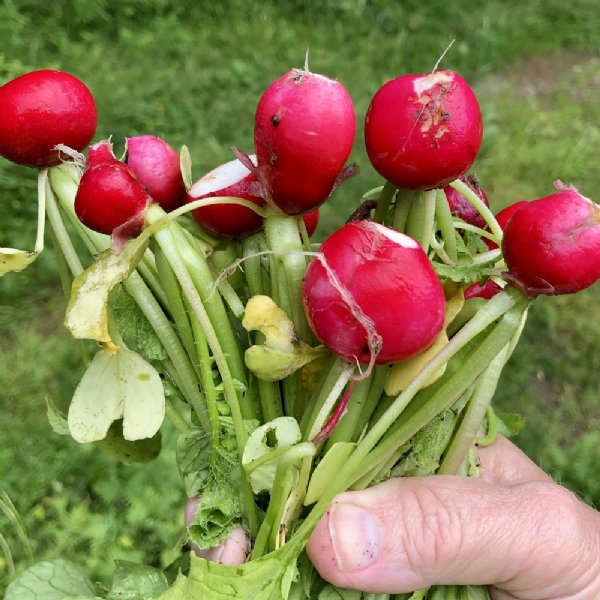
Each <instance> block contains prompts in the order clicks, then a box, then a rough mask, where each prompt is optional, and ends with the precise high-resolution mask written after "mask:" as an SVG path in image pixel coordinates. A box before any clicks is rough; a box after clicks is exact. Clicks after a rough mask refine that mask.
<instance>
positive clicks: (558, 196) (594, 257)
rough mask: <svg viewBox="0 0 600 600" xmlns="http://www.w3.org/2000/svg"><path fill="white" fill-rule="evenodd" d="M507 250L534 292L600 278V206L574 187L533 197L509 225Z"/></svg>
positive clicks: (572, 288)
mask: <svg viewBox="0 0 600 600" xmlns="http://www.w3.org/2000/svg"><path fill="white" fill-rule="evenodd" d="M502 252H503V254H504V259H505V261H506V265H507V267H508V278H509V279H510V280H512V281H513V283H515V284H516V285H517V286H518V287H519V288H521V289H522V290H523V291H524V292H525V293H526V294H528V295H530V296H537V295H540V294H546V295H554V294H572V293H575V292H578V291H580V290H583V289H585V288H587V287H589V286H590V285H592V284H593V283H594V282H596V281H597V280H598V279H599V278H600V207H599V206H598V205H597V204H595V203H594V202H592V201H591V200H589V199H587V198H584V197H583V196H581V195H580V194H579V193H578V192H577V191H575V190H574V189H572V188H564V189H562V190H561V191H559V192H556V193H555V194H551V195H550V196H546V197H544V198H540V199H539V200H532V201H531V202H527V203H526V204H524V205H523V206H521V207H520V208H519V209H518V210H517V211H516V212H515V213H514V214H513V215H512V217H511V218H510V220H509V221H508V223H507V224H506V227H505V229H504V238H503V241H502Z"/></svg>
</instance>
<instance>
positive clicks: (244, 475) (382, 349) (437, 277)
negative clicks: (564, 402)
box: [0, 68, 600, 598]
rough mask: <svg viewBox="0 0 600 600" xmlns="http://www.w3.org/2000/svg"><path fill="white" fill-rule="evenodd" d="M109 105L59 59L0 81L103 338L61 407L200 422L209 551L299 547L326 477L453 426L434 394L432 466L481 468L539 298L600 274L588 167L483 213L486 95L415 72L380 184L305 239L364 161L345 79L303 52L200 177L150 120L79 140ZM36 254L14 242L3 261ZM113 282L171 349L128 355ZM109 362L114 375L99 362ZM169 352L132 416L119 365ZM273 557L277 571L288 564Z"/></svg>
mask: <svg viewBox="0 0 600 600" xmlns="http://www.w3.org/2000/svg"><path fill="white" fill-rule="evenodd" d="M96 122H97V117H96V108H95V104H94V100H93V98H92V96H91V94H90V92H89V90H88V89H87V88H86V87H85V85H84V84H83V83H82V82H81V81H79V80H78V79H76V78H75V77H73V76H71V75H68V74H66V73H62V72H59V71H48V70H44V71H36V72H32V73H28V74H26V75H23V76H21V77H19V78H17V79H15V80H13V81H11V82H8V83H6V84H5V85H3V86H2V87H0V154H1V155H2V156H4V157H6V158H7V159H9V160H12V161H13V162H16V163H19V164H25V165H29V166H32V167H38V168H40V169H41V171H40V186H39V189H40V202H41V204H40V206H41V207H42V208H41V212H40V215H41V217H40V219H41V222H42V224H43V221H44V218H43V211H44V205H45V202H46V201H48V219H49V221H50V223H51V226H52V228H53V231H54V233H55V239H56V240H57V252H58V253H60V254H61V255H62V257H63V258H65V263H66V265H67V272H66V273H65V274H64V275H65V278H66V280H67V281H69V282H70V283H71V285H72V294H71V298H70V301H69V307H68V310H67V319H66V324H67V327H68V328H69V329H70V331H71V332H72V333H73V335H74V336H75V337H88V338H91V339H94V340H96V341H98V342H99V343H100V345H101V348H102V349H101V350H100V352H99V354H98V360H96V359H94V361H93V363H92V364H91V365H90V367H89V368H88V372H87V373H86V375H85V376H84V380H82V384H80V387H79V388H78V390H77V391H76V394H75V396H74V399H73V404H72V410H71V411H70V413H69V416H68V426H69V427H70V428H71V432H72V435H73V436H74V437H75V438H76V439H77V440H78V441H84V442H86V441H98V440H101V439H103V438H104V436H106V434H107V431H108V428H109V427H110V426H111V425H112V423H113V422H114V421H116V420H118V419H120V418H122V419H123V421H124V426H123V437H124V439H125V440H126V441H127V442H128V443H135V442H136V441H137V440H139V439H141V438H143V437H152V436H153V435H155V434H156V433H157V431H158V429H159V428H160V424H161V422H162V418H163V415H164V413H165V411H166V414H167V415H169V416H170V417H171V418H172V419H173V420H174V422H175V423H176V424H178V425H179V426H180V428H181V431H182V436H186V435H188V434H189V428H190V427H191V428H193V429H195V430H197V431H198V432H200V433H201V435H200V437H198V438H197V450H196V453H197V454H199V455H200V454H202V453H205V454H206V457H205V458H206V460H205V461H204V462H203V463H202V464H203V465H204V466H203V467H202V468H203V469H205V470H206V469H207V470H208V472H210V477H205V476H204V475H202V476H200V475H199V473H195V472H193V471H192V472H190V471H189V466H186V467H185V468H184V467H182V465H181V464H180V465H179V466H180V468H182V469H183V474H184V479H185V478H186V477H187V480H189V479H190V476H191V475H193V476H194V477H191V480H192V481H193V482H195V483H194V484H193V486H192V487H190V488H188V489H187V490H186V491H187V492H188V495H189V496H196V495H198V494H202V493H204V494H205V497H206V498H208V497H210V494H212V493H213V490H212V488H211V489H210V493H209V488H207V487H205V486H209V485H214V484H215V481H216V482H217V483H218V485H219V486H220V488H219V489H221V491H222V489H225V490H228V491H227V492H226V493H228V494H231V493H234V495H235V497H236V501H237V504H235V503H234V505H235V506H237V507H238V508H236V509H235V510H234V512H233V516H232V519H231V521H232V522H231V523H229V524H228V525H227V527H225V526H223V531H221V532H218V535H216V537H215V536H214V532H213V534H211V535H212V536H213V537H210V538H208V537H206V536H205V535H204V533H203V530H202V527H201V526H200V525H199V524H198V523H199V522H200V521H201V520H202V518H208V517H206V515H204V516H201V517H198V519H199V521H198V522H197V526H198V527H199V529H196V530H193V531H199V532H200V533H198V534H196V533H194V534H193V535H192V538H193V542H194V544H195V547H199V548H201V549H202V550H199V552H201V553H202V555H203V556H206V555H207V554H206V549H207V547H209V546H210V545H211V544H217V543H220V542H223V540H224V539H225V538H226V537H227V536H228V535H229V534H230V533H231V531H232V530H233V529H232V528H233V527H234V526H235V531H236V535H237V536H238V537H239V535H240V531H242V532H245V534H246V536H247V538H248V540H249V545H250V552H251V554H250V562H252V560H254V559H258V558H261V557H263V556H265V555H266V556H273V557H275V558H276V557H278V556H279V557H281V556H285V557H286V558H285V560H288V561H289V562H290V563H294V564H295V561H296V559H297V557H298V555H299V553H300V552H301V550H302V548H303V546H304V543H305V541H306V539H307V537H308V535H309V534H310V531H311V530H312V528H313V527H314V526H315V524H316V523H317V522H318V519H319V518H320V516H321V515H322V514H323V512H324V511H325V510H326V507H327V505H328V503H329V502H330V501H331V499H332V498H333V496H334V495H335V494H336V493H337V492H340V491H342V490H345V489H348V488H351V487H352V488H360V487H365V486H367V485H371V484H372V483H375V482H377V481H380V480H382V479H385V478H386V477H390V476H393V475H395V474H406V473H410V472H411V469H410V468H409V465H410V464H413V463H414V462H415V460H416V462H417V463H418V453H417V450H416V444H415V443H414V441H415V440H416V439H418V438H419V436H420V435H421V433H422V432H423V431H425V429H426V428H431V427H438V426H439V427H440V428H442V423H441V422H440V423H439V424H438V423H437V421H436V419H438V417H440V415H446V414H448V415H449V414H451V415H452V418H453V419H454V420H452V419H451V421H450V422H451V423H453V426H452V429H450V430H447V431H446V433H445V434H444V435H441V434H440V436H438V437H437V438H436V437H435V436H433V437H432V438H431V439H437V440H438V441H437V442H436V444H438V445H437V446H435V447H432V448H429V450H430V451H431V452H432V453H433V455H435V456H436V457H437V458H436V461H434V462H435V464H434V466H433V467H431V468H430V471H429V472H427V474H434V473H435V472H443V473H463V472H469V473H471V474H473V473H474V472H475V471H476V468H475V464H476V460H475V458H474V457H473V452H474V442H475V439H476V436H477V432H478V431H480V429H481V428H482V426H483V427H485V422H486V419H487V423H488V425H491V422H492V420H493V419H494V418H495V417H494V415H493V411H491V409H490V407H489V403H490V400H491V395H492V394H493V390H494V388H495V385H496V383H497V380H498V377H499V375H500V372H501V370H502V367H503V366H504V364H505V362H506V360H507V359H508V357H509V356H510V353H511V352H512V349H513V348H514V345H515V344H516V342H517V340H518V337H519V334H520V331H521V329H522V326H523V323H524V319H525V314H526V309H527V306H528V304H529V301H530V299H531V298H533V297H535V296H537V295H539V294H565V293H573V292H577V291H579V290H582V289H584V288H586V287H588V286H590V285H592V284H593V283H594V282H595V281H597V280H598V279H599V278H600V207H599V206H598V205H597V204H595V203H594V202H593V201H591V200H590V199H588V198H586V197H584V196H582V195H581V194H579V193H578V192H577V190H575V189H574V188H572V187H566V186H563V185H562V184H557V188H558V190H557V192H555V193H553V194H551V195H549V196H547V197H545V198H541V199H538V200H531V201H527V202H525V201H520V202H515V203H514V204H512V205H511V206H509V207H508V208H507V209H505V210H503V211H501V212H500V213H499V214H498V215H497V216H496V217H494V215H493V214H492V213H491V212H490V210H489V203H488V200H487V198H486V195H485V193H484V192H483V190H482V189H481V187H480V186H479V182H478V181H477V179H476V178H475V177H474V176H473V175H467V172H468V170H469V169H470V167H471V165H472V164H473V162H474V160H475V158H476V156H477V153H478V151H479V147H480V144H481V140H482V134H483V126H482V116H481V112H480V109H479V105H478V102H477V99H476V97H475V95H474V93H473V91H472V90H471V88H470V87H469V85H468V84H467V82H466V81H465V80H464V79H463V78H461V77H460V76H459V75H457V74H456V73H454V72H452V71H449V70H437V69H436V70H434V71H433V72H431V73H428V74H424V75H404V76H402V77H398V78H396V79H393V80H391V81H389V82H387V83H386V84H385V85H384V86H383V87H382V88H381V89H380V90H379V91H378V92H377V93H376V94H375V96H374V97H373V99H372V102H371V104H370V106H369V109H368V111H367V114H366V118H365V130H364V133H365V142H366V149H367V154H368V157H369V159H370V161H371V164H372V165H373V167H374V168H375V169H376V170H377V171H378V172H379V173H380V174H381V175H382V176H383V177H384V178H385V180H386V181H385V184H384V185H383V186H381V187H380V188H377V189H375V190H371V191H370V192H367V193H366V194H365V196H364V198H363V200H364V202H363V204H362V205H361V206H360V207H359V209H358V210H356V211H355V212H354V213H353V215H352V218H351V219H350V220H349V222H347V223H346V224H345V225H344V226H342V227H341V228H339V229H338V230H337V231H336V232H334V233H333V234H332V235H331V236H329V237H328V238H327V239H326V240H325V241H324V242H323V243H322V244H321V245H315V244H311V243H310V240H309V238H310V236H311V235H312V233H313V232H314V230H315V227H316V223H317V220H318V208H319V206H320V205H321V204H323V203H324V202H325V201H326V200H327V199H328V198H329V196H330V195H331V194H332V193H333V192H334V191H335V190H336V189H337V187H338V186H340V185H341V184H343V181H344V180H345V179H346V178H347V177H349V176H352V175H354V174H355V173H356V168H355V167H354V166H353V165H351V166H346V161H347V160H348V157H349V155H350V152H351V150H352V146H353V143H354V136H355V129H356V118H355V113H354V108H353V105H352V101H351V98H350V95H349V94H348V92H347V91H346V90H345V88H344V87H343V86H342V85H341V84H340V83H339V82H337V81H334V80H331V79H329V78H327V77H324V76H322V75H317V74H314V73H311V72H310V71H308V69H306V68H305V69H292V70H291V71H290V72H288V73H286V74H285V75H283V76H282V77H280V78H279V79H277V80H276V81H275V82H273V83H272V84H271V85H270V86H269V87H268V89H267V90H266V91H265V92H264V94H263V95H262V97H261V98H260V101H259V102H258V106H257V109H256V117H255V128H254V148H253V152H252V153H251V154H245V153H244V152H243V151H241V150H238V149H235V159H234V160H232V161H231V162H228V163H226V164H224V165H221V166H218V167H216V168H215V169H214V170H212V171H211V172H209V173H208V174H206V175H204V176H203V177H202V178H201V179H199V180H198V181H197V182H196V183H192V179H191V166H190V163H189V156H188V154H187V150H186V149H185V148H184V150H183V151H182V153H181V156H179V155H178V154H177V152H176V151H175V150H174V149H173V148H172V147H171V146H169V145H168V144H167V143H166V142H164V141H163V140H161V139H159V138H157V137H155V136H152V135H144V136H136V137H131V138H129V139H127V141H126V152H125V155H124V156H123V157H122V158H121V159H118V158H117V157H115V155H114V153H113V150H112V144H111V141H110V140H103V141H99V142H96V143H94V144H93V145H92V146H90V148H89V149H88V151H87V156H83V155H82V154H80V153H81V152H82V151H83V150H84V149H85V147H86V146H87V144H88V143H89V142H90V140H91V138H92V137H93V135H94V132H95V128H96ZM340 193H341V192H340ZM42 201H43V202H42ZM190 217H192V218H190ZM66 222H70V225H65V223H66ZM69 227H71V229H70V230H69ZM75 234H77V235H79V236H80V237H81V238H82V239H83V240H84V242H85V243H86V245H87V247H88V249H89V254H88V255H86V256H85V257H81V256H78V255H77V252H76V251H75V249H74V245H73V244H72V242H71V236H72V235H75ZM106 236H111V237H110V238H108V237H106ZM38 237H39V236H38ZM42 237H43V235H42ZM39 251H41V248H40V245H39V244H36V251H35V252H34V253H26V252H24V251H18V250H14V249H10V248H3V249H1V251H0V267H2V271H1V272H3V273H4V272H7V271H9V270H20V269H22V268H24V267H25V266H26V265H27V264H29V262H31V260H33V258H34V257H35V255H37V253H39ZM98 253H101V254H100V256H99V257H98V258H96V257H97V255H98ZM61 262H62V261H61ZM119 287H122V288H124V289H125V290H126V292H127V294H129V295H130V296H131V297H132V299H133V300H134V301H135V303H137V305H138V306H139V308H140V310H141V311H142V313H143V314H144V316H145V319H146V320H147V321H148V323H149V324H150V326H151V327H152V328H153V330H154V331H155V333H156V335H157V336H158V338H159V340H160V343H161V344H162V346H163V348H164V351H165V357H163V358H160V359H158V358H156V357H151V358H149V359H148V361H147V362H146V361H144V359H142V358H139V360H138V359H135V358H133V357H132V355H134V354H135V353H133V352H131V350H129V349H127V347H126V342H125V341H124V340H123V339H122V338H121V336H120V334H119V326H118V320H117V319H116V318H115V316H114V310H113V308H111V305H110V301H111V298H112V297H113V295H114V292H115V290H116V289H117V288H119ZM474 300H476V302H475V303H473V301H474ZM119 361H120V362H119ZM98 364H101V368H102V369H103V370H102V374H103V375H102V377H105V376H106V377H108V378H109V379H110V377H112V376H113V375H111V374H114V378H115V381H117V380H118V383H113V382H112V381H108V382H104V381H103V380H102V378H101V377H100V376H99V375H98V369H100V367H98ZM124 365H127V368H125V367H124ZM132 365H133V366H132ZM94 369H96V370H95V371H94ZM128 369H129V370H128ZM130 371H131V372H130ZM155 371H156V372H158V373H159V374H160V377H161V378H162V380H163V382H164V386H165V388H167V389H168V390H170V391H169V393H168V394H167V395H166V396H163V395H161V394H162V392H161V391H158V392H157V390H156V389H155V388H153V389H152V390H151V391H149V392H148V393H149V395H151V396H152V407H153V408H152V411H151V410H150V409H148V412H149V413H150V412H152V414H153V415H157V416H154V417H152V419H150V420H148V419H145V421H144V422H145V424H144V427H136V425H135V421H136V419H140V420H142V417H144V415H143V413H144V403H143V402H139V398H136V399H135V400H134V399H132V398H130V397H127V393H126V392H127V390H129V392H128V393H132V390H142V392H140V393H142V395H143V394H144V393H145V392H144V391H143V390H145V389H146V388H144V387H141V388H140V387H135V386H134V385H133V384H131V385H129V382H128V381H124V380H128V378H134V376H135V378H136V384H135V385H136V386H142V385H143V383H140V382H144V381H147V380H148V381H150V380H152V381H160V379H157V378H156V377H154V374H155ZM107 373H108V375H107ZM148 373H150V375H148ZM84 382H85V383H84ZM104 383H106V386H107V389H112V386H113V385H114V386H117V385H119V386H120V387H119V391H118V393H117V392H115V393H114V394H113V395H112V396H111V398H112V400H111V402H112V404H111V405H110V409H109V408H106V410H105V409H104V408H103V407H102V406H100V407H97V406H94V408H92V403H91V401H89V399H90V398H92V397H93V400H94V403H97V402H100V403H102V402H104V400H103V397H102V395H101V394H98V391H97V389H98V386H99V385H102V384H104ZM484 384H485V385H484ZM128 386H129V387H128ZM159 387H160V385H159ZM107 395H109V396H110V395H111V394H110V393H108V392H107ZM173 396H174V397H175V398H178V399H180V400H181V401H179V400H177V402H175V401H174V400H173ZM165 406H166V409H165ZM82 407H83V408H82ZM161 411H162V412H161ZM459 415H460V416H461V418H460V419H459V418H458V416H459ZM145 416H146V417H147V416H148V415H145ZM149 421H150V422H149ZM447 422H448V421H446V423H447ZM182 423H183V425H182ZM440 431H441V429H440ZM185 440H186V442H185V443H188V441H189V438H187V437H186V438H185ZM206 440H208V444H207V443H205V442H206ZM440 440H443V442H441V441H440ZM430 443H433V442H430ZM224 456H225V457H227V460H225V459H223V457H224ZM218 457H221V458H218ZM411 461H412V462H411ZM201 462H202V461H201ZM225 463H226V464H227V465H228V466H227V469H224V467H223V464H225ZM206 465H210V466H206ZM186 469H188V470H186ZM228 470H229V471H231V472H233V473H234V474H233V476H232V477H231V478H229V477H227V476H226V473H227V471H228ZM202 473H204V471H202ZM194 486H195V487H194ZM231 490H234V492H231ZM265 492H266V495H267V496H266V499H265ZM223 493H225V492H223ZM207 503H208V501H207ZM197 504H198V502H197V500H195V501H194V505H195V506H196V507H197ZM202 506H203V505H202V502H201V503H200V507H201V508H200V511H202ZM311 506H312V509H311V508H310V507H311ZM235 511H237V512H235ZM188 520H189V519H188ZM203 523H204V522H203ZM209 525H210V523H209ZM212 525H213V528H214V524H212ZM240 525H241V526H242V528H243V529H242V530H240V528H239V526H240ZM190 531H192V530H190ZM209 539H210V541H207V540H209ZM238 554H239V553H238ZM241 556H242V558H240V559H239V560H242V559H243V556H244V554H243V553H242V555H241ZM284 562H285V561H284ZM280 563H281V561H279V563H277V564H279V566H277V567H273V572H272V574H271V575H272V577H273V580H274V581H275V580H277V581H276V583H277V582H279V579H282V578H285V577H287V575H284V572H283V571H282V570H281V564H280ZM203 564H204V563H202V562H198V563H193V565H195V566H193V568H195V569H200V570H202V569H203V568H205V567H203V566H202V565H203ZM273 564H275V563H273ZM286 572H287V571H286ZM207 573H208V571H207ZM205 577H209V575H208V574H205ZM240 577H242V576H241V575H240ZM277 578H279V579H277ZM269 581H270V580H269ZM268 585H271V584H270V583H269V584H268ZM273 585H275V584H273ZM277 585H279V583H277ZM289 585H292V583H291V579H290V581H289ZM299 585H300V584H299ZM277 589H279V588H277ZM289 589H290V588H289V586H288V587H287V590H288V592H289ZM286 593H287V592H286ZM215 597H216V596H215ZM222 597H223V598H227V597H235V595H227V592H223V596H222ZM252 597H254V596H252ZM257 597H258V596H257ZM266 597H267V596H265V598H266ZM284 597H285V596H284ZM298 597H300V596H298ZM311 597H312V596H311ZM165 598H168V596H165Z"/></svg>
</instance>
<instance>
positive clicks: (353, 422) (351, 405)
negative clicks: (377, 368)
mask: <svg viewBox="0 0 600 600" xmlns="http://www.w3.org/2000/svg"><path fill="white" fill-rule="evenodd" d="M371 383H372V382H371V377H368V378H367V379H363V380H362V381H359V382H357V383H356V384H355V385H354V389H353V390H352V393H351V394H350V398H349V400H348V406H347V408H346V411H345V413H344V415H343V416H342V418H341V419H340V421H339V422H338V424H337V425H336V426H335V429H334V430H333V432H332V433H331V435H330V436H329V439H328V440H327V444H326V446H325V452H327V450H329V448H331V446H333V444H335V443H337V442H351V441H354V439H355V438H356V436H357V433H356V430H357V424H358V422H359V419H360V416H361V413H362V409H363V406H364V404H365V402H366V400H367V396H368V393H369V388H370V387H371Z"/></svg>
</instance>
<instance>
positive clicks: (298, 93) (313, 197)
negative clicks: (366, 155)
mask: <svg viewBox="0 0 600 600" xmlns="http://www.w3.org/2000/svg"><path fill="white" fill-rule="evenodd" d="M355 133H356V117H355V114H354V107H353V105H352V99H351V98H350V95H349V94H348V92H347V91H346V89H345V88H344V87H343V86H342V84H340V83H339V82H337V81H334V80H332V79H328V78H327V77H325V76H323V75H317V74H315V73H311V72H309V71H308V70H300V69H292V70H291V71H290V72H288V73H286V74H285V75H283V76H282V77H280V78H279V79H277V80H276V81H275V82H273V83H272V84H271V85H270V86H269V87H268V88H267V90H266V91H265V92H264V94H263V95H262V97H261V98H260V101H259V102H258V106H257V109H256V115H255V121H254V147H255V150H256V156H257V160H258V173H259V179H260V182H261V184H262V185H263V187H264V188H265V194H266V195H267V196H268V197H270V198H271V199H272V201H273V203H274V204H276V205H277V206H278V207H279V208H280V209H281V210H282V211H283V212H285V213H287V214H290V215H301V214H304V213H307V212H309V211H311V210H313V209H315V208H317V207H318V206H319V205H320V204H322V203H323V202H324V201H325V200H326V199H327V197H328V196H329V194H330V193H331V192H332V190H333V188H334V185H335V184H336V180H337V179H338V176H340V173H341V172H342V169H343V167H344V163H345V162H346V160H347V159H348V156H349V155H350V151H351V150H352V144H353V143H354V135H355Z"/></svg>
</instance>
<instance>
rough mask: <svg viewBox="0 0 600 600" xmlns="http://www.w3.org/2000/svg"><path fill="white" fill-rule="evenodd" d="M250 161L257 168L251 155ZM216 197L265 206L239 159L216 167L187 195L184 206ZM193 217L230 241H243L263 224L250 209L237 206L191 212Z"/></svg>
mask: <svg viewBox="0 0 600 600" xmlns="http://www.w3.org/2000/svg"><path fill="white" fill-rule="evenodd" d="M250 160H251V161H252V163H253V164H256V157H255V156H254V155H251V156H250ZM217 196H233V197H235V198H242V199H243V200H249V201H250V202H253V203H254V204H256V205H257V206H263V205H264V204H265V201H264V199H263V197H262V196H261V195H260V186H259V184H258V181H257V179H256V175H255V174H254V173H251V172H250V171H249V170H248V169H247V168H246V167H245V166H244V165H243V164H242V163H241V162H240V161H239V160H238V159H235V160H232V161H230V162H227V163H225V164H223V165H220V166H218V167H217V168H216V169H213V170H212V171H210V172H209V173H207V174H206V175H204V176H203V177H202V178H201V179H199V180H198V181H197V182H196V183H195V184H194V185H193V186H192V187H191V188H190V190H189V191H188V194H187V202H193V201H194V200H201V199H202V198H214V197H217ZM192 215H193V216H194V219H196V221H197V222H198V223H199V224H200V225H202V227H204V228H206V229H208V230H209V231H212V232H213V233H216V234H217V235H221V236H223V237H230V238H242V237H244V236H247V235H249V234H251V233H255V232H256V231H258V230H260V228H261V227H262V222H263V219H262V217H261V216H260V215H258V214H257V213H255V212H254V211H253V210H252V209H250V208H247V207H245V206H241V205H236V204H214V205H212V206H202V207H200V208H196V209H194V210H193V211H192Z"/></svg>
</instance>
